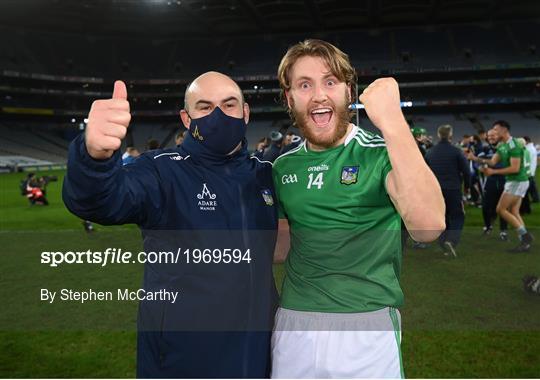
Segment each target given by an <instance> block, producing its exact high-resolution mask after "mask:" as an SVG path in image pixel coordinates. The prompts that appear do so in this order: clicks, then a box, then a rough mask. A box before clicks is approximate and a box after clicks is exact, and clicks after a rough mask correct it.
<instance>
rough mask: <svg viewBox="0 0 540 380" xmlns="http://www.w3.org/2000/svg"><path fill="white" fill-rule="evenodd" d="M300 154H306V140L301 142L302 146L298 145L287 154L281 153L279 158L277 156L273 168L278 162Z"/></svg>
mask: <svg viewBox="0 0 540 380" xmlns="http://www.w3.org/2000/svg"><path fill="white" fill-rule="evenodd" d="M302 152H306V140H304V141H303V142H302V144H300V145H298V146H297V147H296V148H294V149H291V150H289V151H288V152H287V153H283V154H282V155H281V156H279V157H278V158H276V159H275V160H274V167H275V165H276V164H278V163H279V162H283V161H284V160H286V159H288V158H291V157H293V156H295V155H298V154H300V153H302Z"/></svg>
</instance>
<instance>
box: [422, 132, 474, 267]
mask: <svg viewBox="0 0 540 380" xmlns="http://www.w3.org/2000/svg"><path fill="white" fill-rule="evenodd" d="M437 134H438V135H439V138H440V140H441V141H440V142H439V143H438V144H437V145H435V146H434V147H433V148H431V149H430V150H428V152H427V154H426V157H425V159H426V162H427V164H428V165H429V167H430V168H431V170H432V171H433V173H434V174H435V176H436V177H437V180H438V181H439V184H440V185H441V190H442V193H443V196H444V203H445V205H446V216H445V219H446V230H445V231H444V232H443V233H442V234H441V235H440V236H439V245H440V247H441V248H442V249H443V250H444V252H445V254H446V255H452V256H454V257H456V256H457V254H456V251H455V248H456V246H457V245H458V243H459V240H460V237H461V231H462V230H463V225H464V224H465V213H464V210H463V201H462V192H461V184H462V181H463V183H465V184H468V183H470V172H469V166H468V165H467V160H466V158H465V156H464V155H463V152H462V151H461V149H459V148H457V147H455V146H453V145H452V144H451V143H450V141H451V139H452V127H451V126H450V125H442V126H440V127H439V128H438V130H437Z"/></svg>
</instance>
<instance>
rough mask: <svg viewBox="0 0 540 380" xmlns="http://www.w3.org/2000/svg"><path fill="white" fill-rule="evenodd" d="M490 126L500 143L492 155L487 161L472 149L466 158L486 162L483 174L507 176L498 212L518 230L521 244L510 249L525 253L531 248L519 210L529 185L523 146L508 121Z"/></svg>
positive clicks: (501, 121)
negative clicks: (512, 131)
mask: <svg viewBox="0 0 540 380" xmlns="http://www.w3.org/2000/svg"><path fill="white" fill-rule="evenodd" d="M493 129H495V131H496V133H497V135H498V136H499V145H498V146H497V152H496V153H495V155H494V156H493V157H492V158H491V159H489V160H488V159H483V158H478V157H476V156H475V155H474V154H473V153H472V152H471V153H469V159H471V160H473V161H476V162H479V163H481V164H485V165H487V166H485V167H483V168H482V172H483V173H484V174H485V175H486V176H491V175H494V174H500V175H504V176H505V177H506V183H505V185H504V190H503V193H502V195H501V198H500V199H499V203H498V204H497V213H498V214H499V216H500V217H502V218H504V219H505V220H506V221H507V222H508V223H509V224H510V225H511V226H512V227H514V228H515V229H516V231H517V234H518V237H519V240H520V243H519V245H518V246H516V247H515V248H513V249H512V250H510V252H513V253H519V252H527V251H529V250H530V248H531V243H532V241H533V237H532V235H531V234H530V232H528V231H527V228H526V226H525V222H524V221H523V219H522V218H521V215H520V213H519V208H520V206H521V201H522V198H523V197H524V196H525V194H526V193H527V189H528V188H529V177H528V175H527V173H526V169H525V147H524V146H522V145H520V144H518V143H517V141H516V140H515V139H514V138H513V137H512V135H511V134H510V124H509V123H508V122H507V121H505V120H499V121H496V122H495V123H494V124H493ZM499 162H500V163H501V164H502V165H503V167H502V168H498V169H497V168H495V166H496V165H497V164H498V163H499Z"/></svg>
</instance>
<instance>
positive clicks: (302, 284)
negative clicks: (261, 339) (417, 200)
mask: <svg viewBox="0 0 540 380" xmlns="http://www.w3.org/2000/svg"><path fill="white" fill-rule="evenodd" d="M390 170H391V165H390V160H389V158H388V152H387V150H386V146H385V144H384V140H383V139H382V138H381V137H379V136H377V135H374V134H372V133H370V132H367V131H364V130H362V129H360V128H358V127H356V126H353V128H352V130H351V131H350V132H349V133H348V135H347V137H346V140H345V143H344V144H343V145H340V146H338V147H335V148H330V149H327V150H325V151H320V152H317V151H311V150H309V149H308V148H307V146H306V143H305V142H304V143H303V144H301V145H300V146H299V147H298V148H296V149H294V150H291V151H290V152H287V153H285V154H284V155H282V156H280V157H279V158H278V159H277V160H276V161H275V162H274V167H273V176H274V183H275V187H276V194H277V197H278V199H279V206H280V212H281V213H282V217H285V218H287V219H288V221H289V225H290V231H291V249H290V251H289V255H288V257H287V261H286V262H285V279H284V282H283V289H282V294H281V297H282V298H281V306H282V307H284V308H287V309H293V310H302V311H318V312H365V311H373V310H378V309H381V308H384V307H387V306H393V307H398V306H400V305H401V304H402V303H403V292H402V290H401V287H400V285H399V274H400V268H401V232H400V229H401V218H400V216H399V214H398V213H397V211H396V209H395V208H394V206H393V204H392V202H391V200H390V198H389V196H388V194H387V192H386V186H385V183H386V176H387V174H388V172H389V171H390Z"/></svg>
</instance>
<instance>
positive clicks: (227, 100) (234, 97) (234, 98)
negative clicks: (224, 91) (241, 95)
mask: <svg viewBox="0 0 540 380" xmlns="http://www.w3.org/2000/svg"><path fill="white" fill-rule="evenodd" d="M231 100H236V101H237V102H239V101H240V99H238V98H237V97H236V96H229V97H228V98H227V99H223V100H222V101H221V103H227V102H230V101H231Z"/></svg>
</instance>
